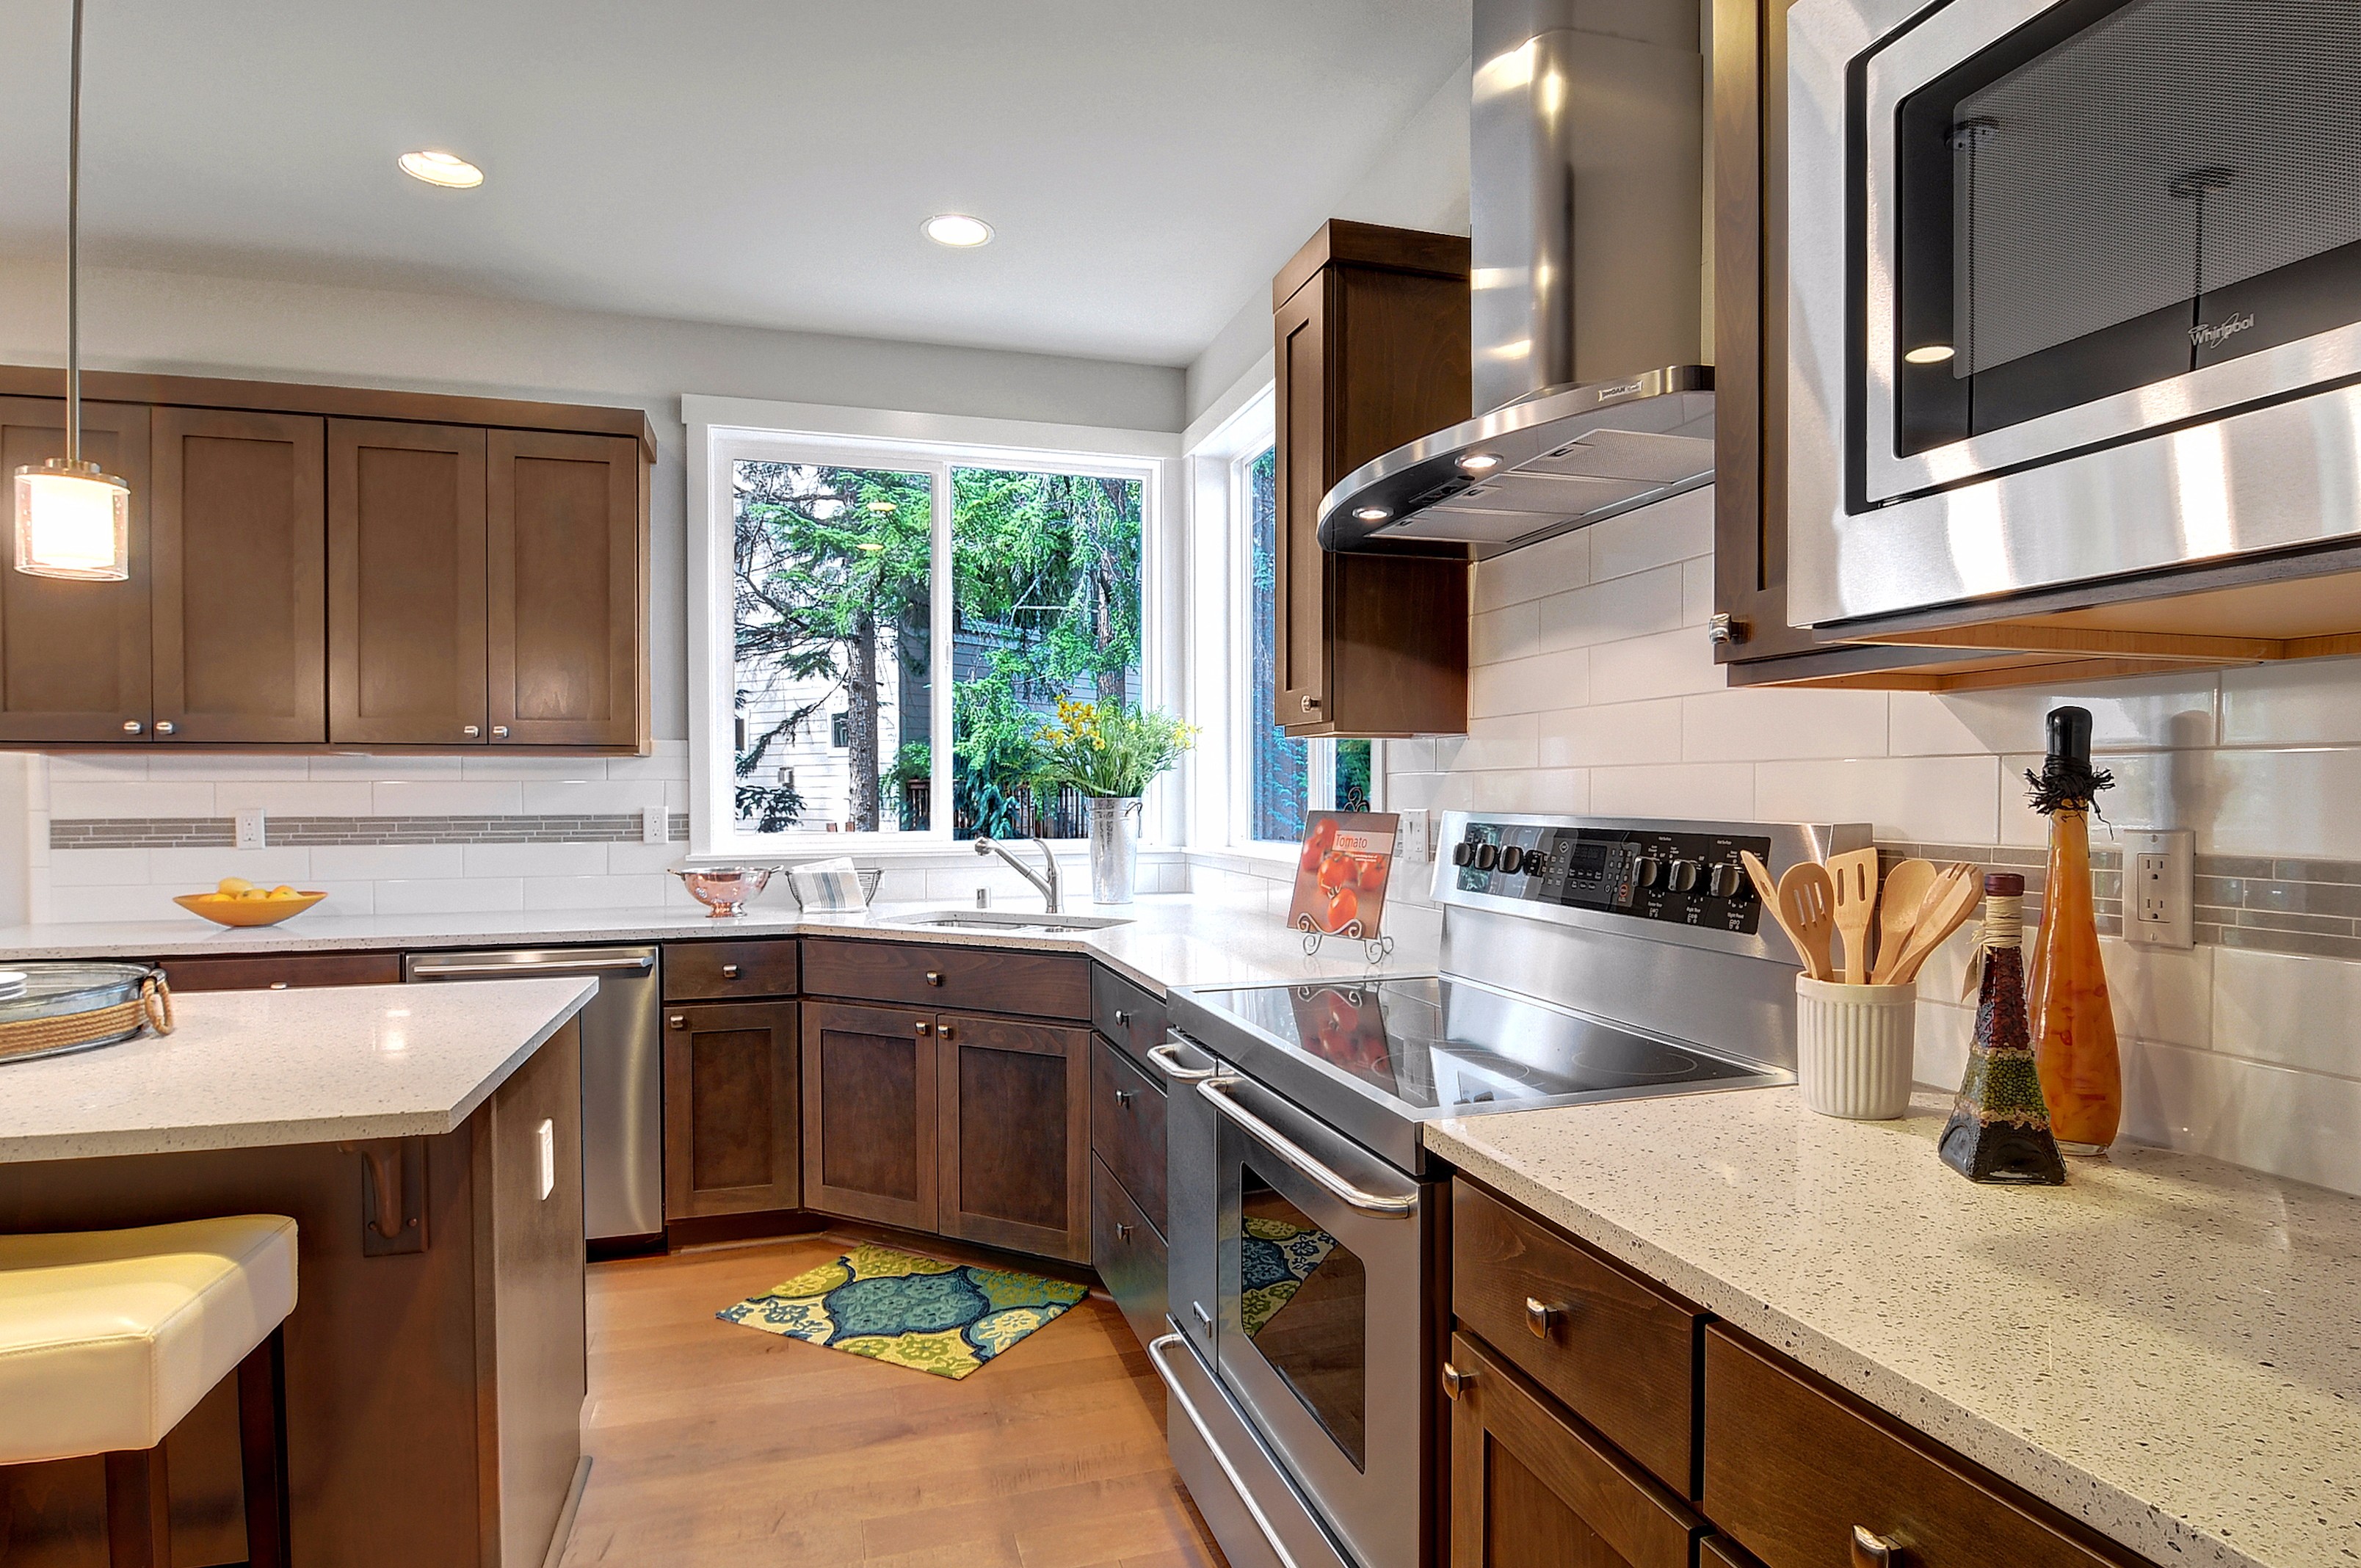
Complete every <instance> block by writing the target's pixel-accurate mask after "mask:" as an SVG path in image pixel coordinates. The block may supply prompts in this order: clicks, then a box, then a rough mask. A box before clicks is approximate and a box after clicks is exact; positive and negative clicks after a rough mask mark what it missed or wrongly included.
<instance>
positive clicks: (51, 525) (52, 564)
mask: <svg viewBox="0 0 2361 1568" xmlns="http://www.w3.org/2000/svg"><path fill="white" fill-rule="evenodd" d="M16 570H18V571H20V572H24V573H27V574H29V575H30V576H36V577H71V578H75V579H77V580H80V581H82V582H101V583H119V582H122V581H123V580H124V579H126V578H127V577H128V576H131V487H130V486H129V485H127V484H126V483H124V482H123V481H122V480H121V479H118V478H116V477H115V476H114V475H112V474H108V473H104V472H102V471H101V470H100V468H99V466H98V465H97V464H95V463H70V462H68V461H66V460H65V459H63V458H59V457H52V458H50V459H49V461H48V462H47V463H43V464H40V465H38V466H31V467H24V468H19V469H17V470H16Z"/></svg>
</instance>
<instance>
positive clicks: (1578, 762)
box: [1533, 697, 1687, 768]
mask: <svg viewBox="0 0 2361 1568" xmlns="http://www.w3.org/2000/svg"><path fill="white" fill-rule="evenodd" d="M1686 700H1687V699H1686V698H1683V697H1666V698H1664V699H1663V700H1661V701H1658V702H1616V703H1607V704H1603V705H1601V706H1598V707H1568V708H1561V709H1560V710H1558V711H1557V712H1555V713H1543V714H1537V715H1535V716H1534V729H1533V733H1534V740H1535V743H1536V744H1535V750H1536V752H1537V754H1538V761H1539V762H1540V763H1541V765H1542V766H1543V767H1545V768H1568V767H1572V768H1587V767H1612V766H1616V765H1619V764H1620V765H1624V766H1631V765H1635V764H1640V763H1648V762H1679V761H1680V760H1681V704H1682V703H1683V702H1684V701H1686Z"/></svg>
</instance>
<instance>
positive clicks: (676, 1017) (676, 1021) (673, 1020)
mask: <svg viewBox="0 0 2361 1568" xmlns="http://www.w3.org/2000/svg"><path fill="white" fill-rule="evenodd" d="M664 1022H665V1023H667V1024H670V1025H672V1026H673V1027H674V1028H675V1029H686V1028H687V1027H688V1017H687V1015H686V1014H681V1013H675V1014H673V1015H672V1016H671V1017H669V1018H667V1019H665V1020H664Z"/></svg>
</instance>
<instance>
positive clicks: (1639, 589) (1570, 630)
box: [1541, 565, 1683, 651]
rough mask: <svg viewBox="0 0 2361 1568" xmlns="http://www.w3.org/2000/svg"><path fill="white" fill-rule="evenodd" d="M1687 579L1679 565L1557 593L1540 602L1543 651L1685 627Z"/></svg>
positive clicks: (1620, 639)
mask: <svg viewBox="0 0 2361 1568" xmlns="http://www.w3.org/2000/svg"><path fill="white" fill-rule="evenodd" d="M1682 592H1683V589H1682V576H1681V568H1680V567H1679V566H1677V565H1673V566H1659V567H1657V568H1656V569H1655V570H1653V571H1649V572H1642V573H1639V574H1637V575H1636V576H1628V577H1617V578H1615V579H1614V580H1613V581H1611V582H1604V583H1593V584H1591V585H1590V586H1589V587H1583V588H1576V589H1573V590H1572V591H1571V592H1567V593H1562V594H1552V595H1551V596H1550V597H1549V598H1545V599H1543V600H1542V601H1541V645H1542V647H1543V648H1544V649H1549V650H1553V651H1554V650H1556V649H1559V648H1587V647H1589V646H1591V645H1592V644H1594V643H1599V642H1620V641H1623V640H1624V639H1626V638H1631V637H1644V636H1647V635H1648V634H1650V633H1652V632H1657V631H1672V630H1677V629H1678V628H1679V626H1680V625H1681V619H1682Z"/></svg>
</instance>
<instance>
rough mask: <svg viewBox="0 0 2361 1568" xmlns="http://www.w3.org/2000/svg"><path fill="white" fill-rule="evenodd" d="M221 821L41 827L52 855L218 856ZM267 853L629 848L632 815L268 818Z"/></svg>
mask: <svg viewBox="0 0 2361 1568" xmlns="http://www.w3.org/2000/svg"><path fill="white" fill-rule="evenodd" d="M236 828H237V824H236V819H235V818H233V817H69V818H65V819H63V820H58V821H52V822H51V823H50V824H49V848H50V849H52V850H226V849H229V848H231V847H232V846H234V845H235V844H236V842H237V832H236ZM665 834H666V838H667V839H669V840H672V841H681V842H685V841H686V839H687V838H688V813H686V812H685V811H675V812H673V813H672V814H671V815H670V817H668V818H667V819H666V822H665ZM264 839H265V841H266V842H267V843H269V845H270V847H271V848H273V849H282V848H283V849H303V848H312V847H317V846H321V845H339V846H341V845H347V844H636V843H638V842H639V841H640V818H639V814H638V813H636V812H616V813H612V814H602V815H588V816H584V815H576V816H544V817H271V818H269V821H268V822H267V823H266V825H265V828H264Z"/></svg>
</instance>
